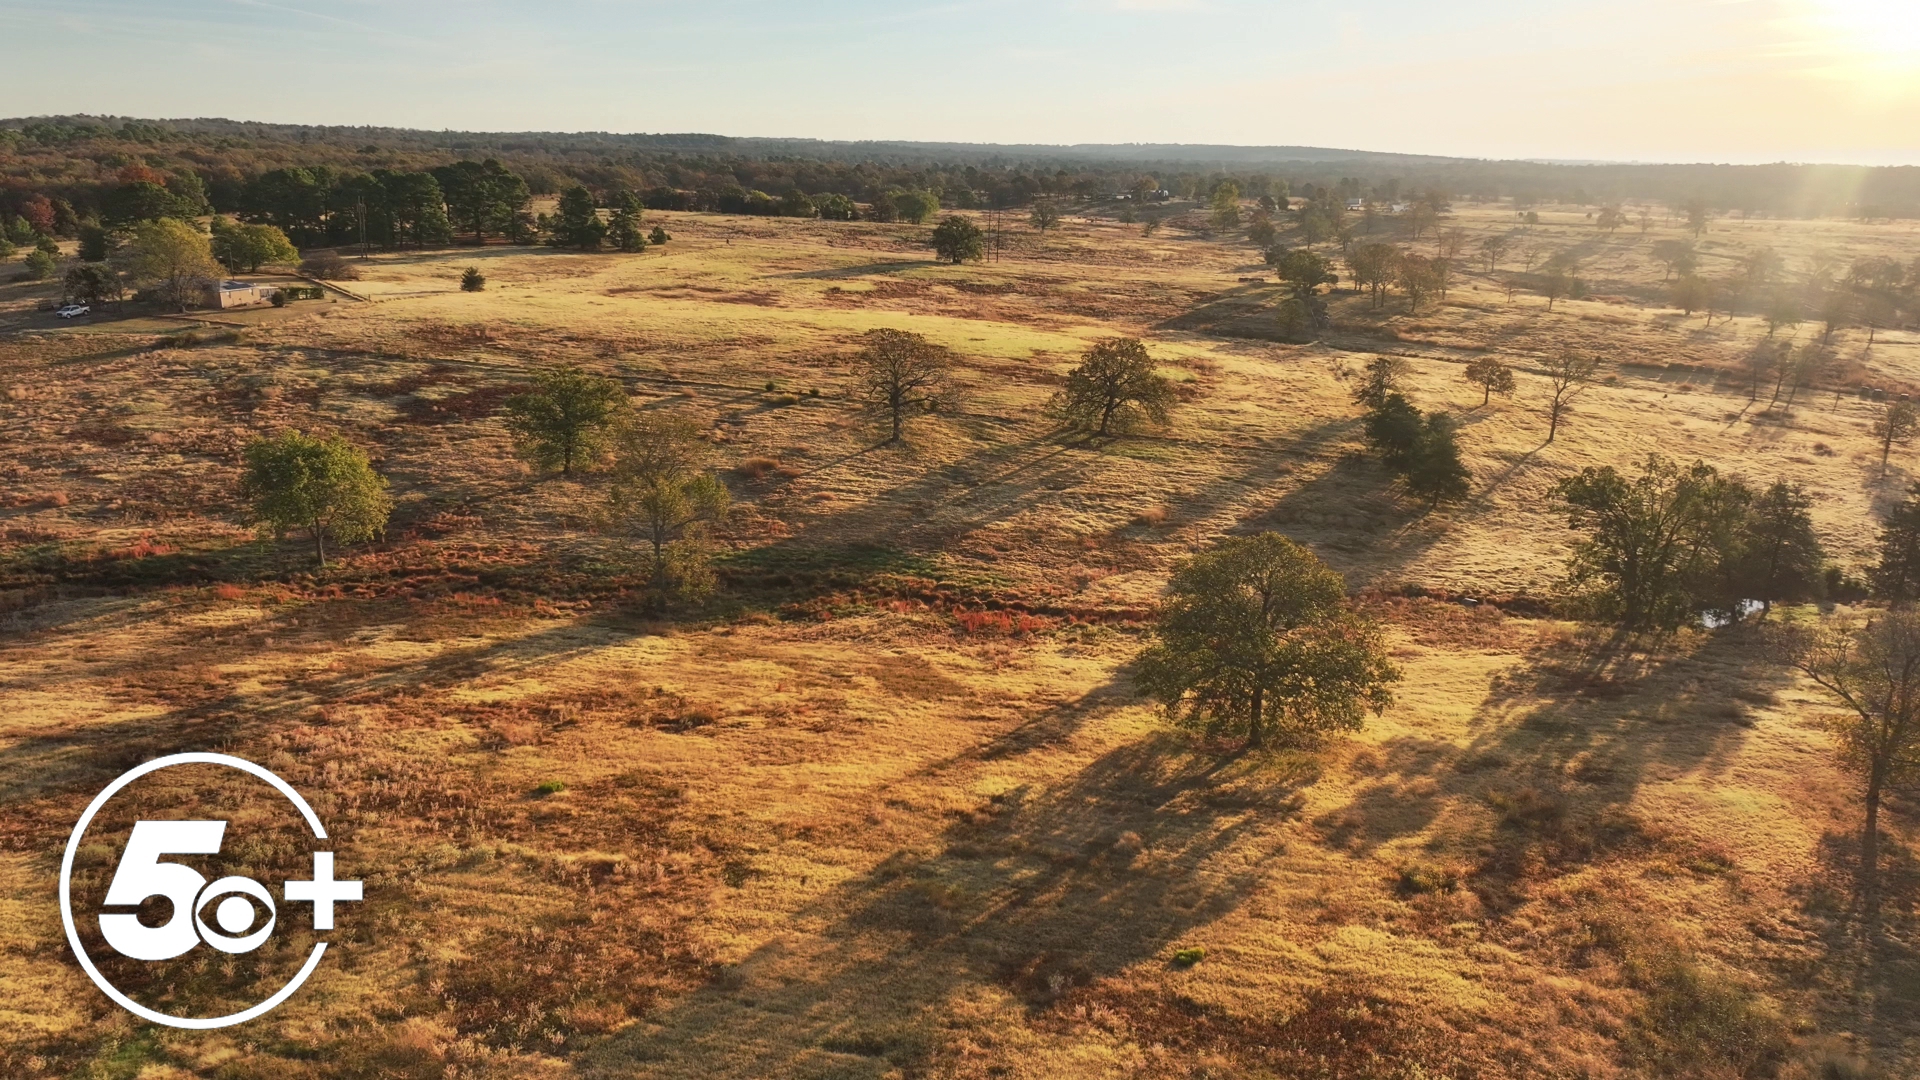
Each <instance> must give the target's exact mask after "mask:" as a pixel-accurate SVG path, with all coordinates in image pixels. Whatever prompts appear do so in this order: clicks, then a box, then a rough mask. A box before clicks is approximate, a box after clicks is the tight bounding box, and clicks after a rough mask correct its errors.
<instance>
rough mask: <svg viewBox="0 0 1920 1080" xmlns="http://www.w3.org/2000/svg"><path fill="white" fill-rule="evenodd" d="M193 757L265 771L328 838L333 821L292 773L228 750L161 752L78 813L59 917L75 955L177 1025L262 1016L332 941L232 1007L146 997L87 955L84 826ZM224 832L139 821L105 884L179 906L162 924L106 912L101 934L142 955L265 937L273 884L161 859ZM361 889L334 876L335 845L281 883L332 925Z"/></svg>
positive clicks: (129, 1005) (208, 851)
mask: <svg viewBox="0 0 1920 1080" xmlns="http://www.w3.org/2000/svg"><path fill="white" fill-rule="evenodd" d="M187 764H204V765H223V766H226V767H228V768H233V769H239V770H240V771H242V772H245V773H247V774H249V775H252V776H255V777H258V778H260V779H262V780H265V781H266V782H267V783H269V784H271V785H273V787H274V789H275V790H277V791H278V792H280V794H282V795H284V796H286V798H287V799H288V801H290V802H292V803H293V805H294V807H295V808H296V809H298V810H299V811H300V814H301V816H302V817H304V818H305V819H306V821H307V824H308V826H309V827H311V828H312V830H313V835H314V837H315V839H319V840H325V839H326V838H327V832H326V829H324V828H322V827H321V825H320V819H319V818H318V817H317V816H315V814H314V812H313V808H312V807H311V806H308V805H307V801H306V800H305V799H303V798H301V797H300V793H299V792H297V791H295V790H293V788H292V787H291V786H290V785H289V784H288V783H287V782H286V781H285V780H282V779H280V778H279V777H278V776H275V775H274V774H273V773H271V772H269V771H268V770H266V769H264V768H262V767H261V766H259V765H255V764H254V763H253V762H251V761H245V760H243V759H241V758H236V757H228V756H226V755H224V754H175V755H173V756H171V757H164V758H159V759H157V760H154V761H149V762H147V763H146V764H144V765H140V766H137V767H136V768H134V769H131V770H129V771H128V772H126V773H125V774H123V775H121V776H120V778H119V779H117V780H115V781H114V782H113V783H111V784H108V785H107V788H106V790H105V791H102V792H101V793H100V794H99V795H97V796H95V797H94V800H93V802H92V803H90V804H89V805H88V806H87V810H86V813H84V814H82V815H80V821H79V824H77V825H75V826H74V829H73V836H72V837H71V838H69V839H68V841H67V853H66V857H65V858H64V859H63V860H62V861H61V863H60V917H61V919H62V920H63V921H64V922H65V924H66V928H67V942H68V944H70V945H71V946H73V954H74V956H75V957H76V958H77V959H78V960H79V961H80V966H81V967H82V968H84V969H85V970H86V972H87V976H88V977H89V978H91V979H92V980H93V982H94V984H95V985H96V986H98V987H100V989H101V990H102V991H104V992H105V993H106V995H107V996H108V997H110V998H112V999H113V1000H114V1001H116V1002H118V1003H119V1004H120V1006H121V1007H122V1008H125V1009H126V1010H127V1011H129V1012H131V1013H134V1014H135V1015H137V1016H140V1017H144V1018H145V1019H148V1020H151V1021H153V1022H154V1023H157V1024H165V1025H168V1026H169V1027H180V1028H199V1029H206V1028H218V1027H226V1026H228V1025H230V1024H238V1023H242V1022H244V1021H247V1020H251V1019H253V1018H254V1017H257V1016H260V1015H262V1014H264V1013H266V1012H268V1011H269V1010H271V1009H273V1008H274V1007H276V1006H278V1005H279V1004H280V1003H281V1002H283V1001H285V1000H286V999H287V998H289V997H291V996H293V993H294V991H296V990H298V989H300V986H301V984H302V983H304V982H306V981H307V976H309V975H312V974H313V970H314V968H316V967H318V966H319V964H320V958H321V957H322V956H323V955H325V954H326V951H327V943H326V942H324V941H321V942H316V943H315V944H314V946H313V952H312V954H310V955H309V956H308V957H307V962H306V964H305V965H304V966H302V967H301V969H300V973H299V974H298V975H295V976H294V977H293V979H292V981H290V982H288V983H287V984H286V985H285V986H283V987H281V988H280V989H279V990H278V991H276V992H275V993H274V994H273V995H272V996H271V997H269V998H267V999H266V1000H265V1001H262V1002H261V1003H259V1004H258V1005H255V1006H253V1007H252V1008H250V1009H244V1010H241V1011H240V1012H237V1013H232V1014H229V1015H227V1016H216V1017H206V1018H202V1017H182V1016H173V1015H171V1014H168V1013H163V1012H159V1011H157V1010H154V1009H150V1008H148V1007H146V1006H144V1005H141V1004H140V1003H139V1002H137V1001H134V1000H133V999H132V998H129V997H128V996H127V995H126V994H124V993H122V992H121V991H120V990H119V988H117V987H115V986H114V985H113V984H112V983H111V982H109V981H108V980H107V979H106V978H105V977H104V976H102V975H101V974H100V971H99V969H98V968H96V967H94V964H93V960H92V959H91V958H90V957H88V956H87V951H86V948H85V947H84V946H83V945H82V943H81V941H80V934H79V931H78V929H77V928H76V926H75V923H74V918H73V860H74V855H75V853H77V852H78V851H79V848H80V841H81V838H82V837H84V836H85V835H86V831H87V826H88V825H90V824H92V822H93V817H94V815H95V814H97V813H98V812H99V811H100V808H101V807H102V806H104V805H106V802H107V800H108V799H111V798H112V797H113V796H114V795H116V794H118V793H119V792H120V791H121V789H123V788H125V787H126V786H127V785H128V784H130V783H132V782H133V781H135V780H138V779H139V778H140V777H142V776H145V775H147V774H148V773H150V772H154V771H156V770H158V769H164V768H168V767H170V766H174V765H187ZM226 831H227V823H226V822H224V821H137V822H135V823H134V826H133V833H132V835H130V836H129V837H128V838H127V847H126V850H125V851H123V852H122V853H121V855H120V863H119V865H118V866H117V867H116V868H115V870H114V873H113V880H112V882H111V883H110V884H109V885H108V886H107V895H106V900H105V903H106V906H109V907H113V906H135V905H139V904H141V903H144V902H145V901H146V900H148V899H149V898H151V897H155V896H159V897H164V898H165V899H166V900H167V902H168V903H169V904H171V905H172V909H173V913H172V915H171V916H170V917H169V918H168V919H167V922H166V923H165V924H164V925H162V926H151V927H150V926H145V925H142V924H141V922H140V920H139V917H138V916H136V915H133V914H131V913H122V912H106V913H102V914H101V915H100V917H99V919H100V936H101V937H103V938H105V939H106V942H107V944H108V945H109V946H111V947H112V948H113V950H114V951H115V952H118V953H120V954H121V955H123V956H127V957H130V958H132V959H134V960H149V961H152V960H171V959H173V958H174V957H176V956H180V955H182V954H184V953H186V952H188V951H189V950H191V949H192V948H193V947H194V946H195V945H198V944H200V943H201V942H203V941H204V942H206V943H207V944H208V945H210V946H212V947H213V948H215V949H218V950H220V951H221V952H226V953H245V952H251V951H253V950H254V949H257V948H259V947H260V946H261V945H262V944H263V943H265V942H266V940H267V938H268V937H269V936H271V935H272V933H273V928H274V926H275V924H276V923H277V922H278V920H279V912H278V910H277V909H276V908H275V907H274V903H273V894H272V893H270V892H268V891H267V887H266V886H264V885H262V884H260V883H259V882H257V881H255V880H253V879H252V878H245V877H223V878H220V879H219V880H217V881H213V882H211V883H210V882H208V881H207V879H206V878H205V877H204V876H203V875H202V874H201V873H200V872H199V871H198V870H195V869H193V868H192V867H190V866H187V865H185V864H183V863H177V862H167V861H164V859H163V857H164V856H168V855H217V854H219V852H220V844H221V840H222V839H223V837H224V836H225V834H226ZM360 895H361V891H360V883H359V882H358V881H335V880H334V877H333V852H331V851H316V852H314V853H313V879H312V880H310V881H288V882H285V883H284V885H283V886H282V896H283V898H284V899H286V900H288V901H290V902H306V903H310V904H312V905H313V928H314V929H315V930H331V929H333V905H334V904H335V903H338V902H341V901H352V900H358V899H360ZM220 897H226V899H224V900H221V901H220V903H219V904H218V905H215V906H214V913H213V919H214V922H215V923H217V924H218V925H219V926H220V930H214V929H213V928H212V927H211V926H208V925H207V922H206V908H207V906H208V905H209V904H212V903H213V901H215V900H216V899H219V898H220ZM249 897H250V898H251V900H249V899H248V898H249ZM256 901H257V902H258V903H259V905H260V906H261V909H262V911H263V912H264V913H265V918H264V919H261V918H259V917H258V915H257V914H256V913H255V911H254V902H256ZM256 922H258V923H259V924H260V925H259V926H258V928H257V929H252V930H251V931H250V932H244V931H248V930H249V928H250V927H253V926H254V924H255V923H256ZM220 931H225V933H222V932H220ZM243 932H244V933H243Z"/></svg>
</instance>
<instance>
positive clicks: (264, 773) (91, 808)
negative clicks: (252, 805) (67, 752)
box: [60, 753, 327, 1031]
mask: <svg viewBox="0 0 1920 1080" xmlns="http://www.w3.org/2000/svg"><path fill="white" fill-rule="evenodd" d="M175 765H225V766H226V767H228V768H230V769H239V770H240V771H241V772H244V773H247V774H249V775H251V776H256V777H258V778H260V779H262V780H265V781H266V782H267V783H269V784H272V785H273V788H274V790H276V791H278V792H279V793H280V794H282V795H285V796H286V797H287V800H288V801H289V802H291V803H293V805H294V807H295V808H296V809H298V810H299V811H300V814H301V816H303V817H305V818H306V819H307V825H308V826H309V827H310V828H312V829H313V835H314V837H315V838H316V839H319V840H325V839H326V838H327V830H326V828H325V827H323V826H322V825H321V824H320V817H319V815H318V814H315V813H314V812H313V807H311V806H308V805H307V800H305V799H303V798H301V797H300V793H299V792H297V791H295V790H293V786H292V785H291V784H288V783H287V782H286V781H285V780H282V779H280V778H279V777H278V776H275V775H274V774H273V773H271V772H269V771H268V770H267V768H266V767H265V766H263V765H256V764H254V763H253V762H251V761H247V760H246V759H244V758H237V757H231V756H229V755H226V754H207V753H187V754H169V755H168V756H166V757H161V758H154V759H153V760H152V761H149V762H147V763H145V764H143V765H136V766H134V767H133V768H131V769H128V770H127V771H126V772H124V773H121V774H120V776H119V778H118V779H116V780H114V782H113V783H111V784H108V785H107V786H106V788H105V789H104V790H102V791H101V792H100V794H98V795H95V796H94V797H93V801H92V802H90V803H88V804H87V809H86V812H85V813H83V814H81V815H80V821H79V823H78V824H76V825H74V827H73V835H72V836H70V837H68V838H67V853H66V855H65V857H63V858H62V859H61V860H60V921H61V922H62V923H64V924H65V925H66V928H67V944H68V945H69V946H71V947H72V948H73V955H74V958H75V959H77V960H79V961H80V967H81V969H82V970H84V971H85V972H86V973H87V978H89V979H92V980H93V985H95V986H97V987H99V988H100V990H101V992H102V993H104V994H106V995H107V996H108V997H110V998H112V999H113V1000H114V1002H115V1003H116V1004H118V1005H119V1006H120V1007H121V1008H123V1009H125V1010H127V1011H128V1012H130V1013H133V1014H134V1015H135V1016H138V1017H140V1018H141V1019H143V1020H151V1021H153V1022H154V1023H156V1024H164V1025H166V1026H167V1027H176V1028H189V1029H192V1030H196V1031H210V1030H212V1029H214V1028H223V1027H231V1026H232V1025H234V1024H244V1023H246V1022H247V1021H248V1020H252V1019H254V1018H255V1017H258V1016H264V1015H266V1014H267V1013H269V1012H271V1011H273V1010H274V1009H275V1008H277V1007H279V1005H280V1003H281V1002H283V1001H285V1000H287V999H288V998H290V997H292V996H293V994H294V991H296V990H299V989H300V986H301V984H303V983H305V982H306V981H307V976H309V975H312V974H313V969H314V968H317V967H319V966H320V958H321V957H322V956H324V955H326V952H327V943H326V942H324V941H318V942H315V943H314V946H313V952H312V953H311V954H309V955H308V956H307V962H306V963H305V964H303V965H301V967H300V972H299V974H297V975H295V976H294V977H293V979H292V981H290V982H288V983H287V985H285V986H283V987H281V988H280V989H279V990H277V991H275V992H274V994H273V996H272V997H270V998H268V999H266V1000H265V1001H262V1002H261V1003H259V1004H258V1005H255V1006H253V1007H252V1008H249V1009H242V1010H241V1011H239V1012H237V1013H228V1014H227V1015H225V1016H211V1017H194V1016H174V1015H171V1014H169V1013H163V1012H160V1011H159V1010H157V1009H149V1008H148V1007H146V1006H145V1005H142V1004H140V1003H139V1002H137V1001H135V1000H133V999H132V998H130V997H128V996H127V995H125V994H123V993H121V992H120V989H119V988H118V987H116V986H114V985H113V984H112V983H111V982H108V981H107V978H106V976H104V975H102V974H100V969H98V968H96V967H94V966H93V959H92V958H91V957H89V956H88V955H87V950H86V949H85V948H84V947H83V946H82V945H81V943H80V931H79V930H78V929H77V928H76V927H75V926H74V922H73V858H74V856H75V855H76V854H78V853H79V851H80V838H81V837H83V836H85V835H86V834H87V826H89V825H91V824H93V816H94V815H95V814H97V813H99V812H100V808H101V807H103V806H105V805H106V804H107V800H108V799H111V798H113V797H114V796H115V795H118V794H119V793H120V791H121V789H123V788H125V787H126V786H127V785H128V784H131V783H133V782H134V781H135V780H138V779H140V778H141V777H143V776H145V775H147V774H148V773H151V772H158V771H159V770H161V769H166V768H171V767H172V766H175Z"/></svg>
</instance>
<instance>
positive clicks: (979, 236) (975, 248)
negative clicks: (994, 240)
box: [930, 214, 987, 265]
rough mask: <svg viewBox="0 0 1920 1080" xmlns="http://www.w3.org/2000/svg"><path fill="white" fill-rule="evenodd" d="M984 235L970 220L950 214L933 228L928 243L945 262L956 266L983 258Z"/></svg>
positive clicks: (985, 251) (984, 248)
mask: <svg viewBox="0 0 1920 1080" xmlns="http://www.w3.org/2000/svg"><path fill="white" fill-rule="evenodd" d="M986 241H987V238H986V234H985V233H983V232H981V231H980V226H978V225H975V224H974V223H973V219H972V218H964V217H961V216H960V215H958V214H950V215H948V216H947V217H945V218H943V219H941V221H940V224H938V225H935V226H934V227H933V236H932V238H931V240H930V242H931V243H932V244H933V250H934V252H935V253H936V254H937V255H939V256H940V258H941V259H942V260H944V261H946V262H950V263H954V264H955V265H958V264H960V263H963V262H966V261H967V260H968V259H980V258H984V257H985V256H986V253H987V243H986Z"/></svg>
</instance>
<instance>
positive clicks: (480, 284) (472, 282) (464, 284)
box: [460, 266, 487, 292]
mask: <svg viewBox="0 0 1920 1080" xmlns="http://www.w3.org/2000/svg"><path fill="white" fill-rule="evenodd" d="M486 287H487V276H486V275H485V274H482V273H481V272H480V268H479V267H477V266H469V267H467V268H466V270H465V271H463V272H462V273H461V274H460V291H461V292H479V291H481V290H482V289H485V288H486Z"/></svg>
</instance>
